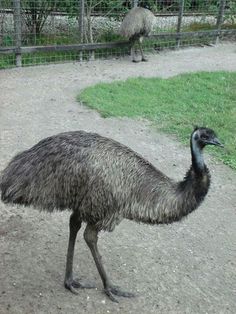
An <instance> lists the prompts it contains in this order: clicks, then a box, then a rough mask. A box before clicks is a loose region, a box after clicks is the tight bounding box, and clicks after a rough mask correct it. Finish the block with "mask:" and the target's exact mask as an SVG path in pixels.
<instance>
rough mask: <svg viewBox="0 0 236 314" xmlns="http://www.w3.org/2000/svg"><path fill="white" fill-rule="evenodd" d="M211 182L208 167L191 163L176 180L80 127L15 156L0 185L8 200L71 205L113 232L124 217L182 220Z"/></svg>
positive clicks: (150, 220)
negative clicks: (198, 167)
mask: <svg viewBox="0 0 236 314" xmlns="http://www.w3.org/2000/svg"><path fill="white" fill-rule="evenodd" d="M192 154H194V152H192ZM209 185H210V176H209V173H208V170H207V168H206V167H205V166H204V169H201V171H199V173H198V172H196V170H194V168H193V167H191V168H190V170H189V171H188V173H187V175H186V178H185V179H184V180H183V181H182V182H180V183H177V182H174V181H172V180H171V179H170V178H168V177H167V176H165V175H164V174H163V173H161V172H160V171H159V170H157V169H156V168H155V167H154V166H153V165H152V164H150V163H149V162H148V161H147V160H145V159H144V158H142V157H141V156H140V155H138V154H137V153H135V152H134V151H132V150H131V149H129V148H128V147H126V146H124V145H122V144H120V143H118V142H116V141H114V140H111V139H108V138H105V137H102V136H100V135H98V134H93V133H86V132H83V131H75V132H68V133H61V134H58V135H55V136H52V137H48V138H46V139H43V140H42V141H40V142H39V143H38V144H36V145H35V146H34V147H32V148H30V149H29V150H26V151H24V152H22V153H20V154H18V155H17V156H15V157H14V158H13V160H12V161H11V162H10V163H9V165H8V166H7V167H6V169H5V170H4V171H3V173H2V178H1V183H0V189H1V191H2V200H3V201H4V202H12V203H19V204H24V205H33V206H35V207H37V208H41V209H43V210H47V211H49V212H52V211H53V210H55V209H57V210H64V209H69V210H72V211H74V212H76V213H77V215H78V217H79V218H80V219H81V221H84V222H88V223H90V224H93V225H96V227H97V229H98V230H101V229H103V230H109V231H112V230H113V229H114V227H115V226H116V225H117V224H118V223H119V222H120V221H121V220H122V219H123V218H127V219H131V220H135V221H141V222H144V223H151V224H155V223H157V224H158V223H170V222H173V221H175V220H180V219H181V218H182V217H183V216H185V215H187V214H188V213H190V212H191V211H192V210H194V209H195V208H196V207H197V206H198V205H199V204H200V203H201V201H202V200H203V198H204V196H205V195H206V193H207V191H208V188H209Z"/></svg>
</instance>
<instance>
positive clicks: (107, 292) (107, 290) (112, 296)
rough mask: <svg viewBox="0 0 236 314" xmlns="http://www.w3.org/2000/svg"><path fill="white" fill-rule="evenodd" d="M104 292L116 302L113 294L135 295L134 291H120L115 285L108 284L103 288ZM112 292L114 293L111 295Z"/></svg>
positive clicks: (126, 296) (119, 295) (128, 296)
mask: <svg viewBox="0 0 236 314" xmlns="http://www.w3.org/2000/svg"><path fill="white" fill-rule="evenodd" d="M104 292H105V293H106V295H107V296H108V297H109V299H110V300H111V301H113V302H116V303H118V300H117V299H116V298H115V297H114V295H117V296H118V297H125V298H133V297H135V294H134V293H131V292H127V291H122V290H120V288H119V287H117V286H110V287H107V288H105V289H104ZM113 294H114V295H113Z"/></svg>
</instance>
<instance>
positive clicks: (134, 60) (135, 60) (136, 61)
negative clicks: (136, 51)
mask: <svg viewBox="0 0 236 314" xmlns="http://www.w3.org/2000/svg"><path fill="white" fill-rule="evenodd" d="M132 62H134V63H139V62H140V60H137V59H133V60H132Z"/></svg>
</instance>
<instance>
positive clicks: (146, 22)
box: [120, 7, 155, 62]
mask: <svg viewBox="0 0 236 314" xmlns="http://www.w3.org/2000/svg"><path fill="white" fill-rule="evenodd" d="M154 20H155V16H154V14H153V13H152V12H151V11H150V10H148V9H146V8H142V7H135V8H133V9H131V10H130V11H129V12H128V14H127V15H126V16H125V18H124V20H123V22H122V24H121V28H120V33H121V35H122V36H124V37H126V38H128V39H129V41H130V42H131V57H132V61H133V62H138V61H137V59H136V51H135V43H136V42H137V43H138V45H139V49H140V52H141V56H142V59H141V60H142V61H147V59H146V58H145V56H144V53H143V49H142V41H143V37H144V36H149V35H150V33H151V31H152V28H153V25H154Z"/></svg>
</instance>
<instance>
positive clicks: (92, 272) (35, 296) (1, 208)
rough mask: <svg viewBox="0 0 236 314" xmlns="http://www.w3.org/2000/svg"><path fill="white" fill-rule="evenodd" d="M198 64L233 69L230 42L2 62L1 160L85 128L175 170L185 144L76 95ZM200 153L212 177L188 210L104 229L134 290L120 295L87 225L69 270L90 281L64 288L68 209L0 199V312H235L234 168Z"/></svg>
mask: <svg viewBox="0 0 236 314" xmlns="http://www.w3.org/2000/svg"><path fill="white" fill-rule="evenodd" d="M199 70H208V71H215V70H229V71H236V44H232V43H226V44H223V45H218V46H215V47H206V48H191V49H184V50H179V51H169V52H168V51H167V52H163V53H160V54H158V55H155V56H154V55H151V56H149V62H148V63H139V64H133V63H132V62H130V60H129V59H128V58H124V59H117V60H109V61H95V62H91V63H83V64H80V63H74V64H61V65H50V66H37V67H28V68H23V69H11V70H4V71H0V132H1V137H0V140H1V142H0V170H2V169H3V168H4V166H5V165H6V163H7V162H8V161H9V160H10V158H11V157H12V156H13V155H15V154H16V153H17V152H18V151H21V150H24V149H26V148H28V147H30V146H32V145H33V144H34V143H36V142H37V141H38V140H40V139H42V138H43V137H46V136H49V135H52V134H56V133H58V132H61V131H67V130H77V129H83V130H87V131H96V132H98V133H100V134H102V135H105V136H109V137H112V138H114V139H116V140H119V141H121V142H122V143H124V144H126V145H128V146H130V147H131V148H133V149H134V150H135V151H137V152H139V153H141V154H142V155H143V156H144V157H146V158H148V159H149V160H150V161H151V162H153V163H154V164H155V165H156V166H157V167H158V168H159V169H161V170H162V171H163V172H165V173H166V174H167V175H169V176H171V177H172V178H175V179H176V180H180V179H181V178H182V177H183V175H184V174H185V171H186V170H187V167H188V164H190V152H189V148H188V147H184V146H183V145H181V144H180V143H178V142H177V141H176V140H175V139H174V138H170V137H169V136H166V135H164V134H159V133H156V132H155V131H154V130H152V128H151V127H150V126H149V125H148V123H147V122H145V121H141V120H140V121H134V120H129V119H114V118H109V119H103V118H101V117H100V116H99V115H98V114H97V113H96V112H95V111H92V110H89V109H88V108H86V107H83V106H82V105H79V104H78V103H77V102H76V100H75V97H76V95H77V94H78V93H79V91H80V90H81V89H83V88H84V87H86V86H89V85H92V84H96V83H97V82H101V81H113V80H117V79H125V78H127V77H131V76H145V77H150V76H152V77H153V76H160V77H169V76H173V75H176V74H178V73H183V72H193V71H199ZM170 92H171V91H170ZM127 105H128V104H127ZM206 110H207V108H206ZM216 131H217V130H216ZM206 162H207V164H208V166H209V168H210V170H211V174H212V186H211V189H210V192H209V194H208V196H207V199H206V201H205V202H204V203H203V204H202V206H201V207H200V208H199V209H198V210H197V211H195V212H194V213H192V214H191V215H189V216H188V218H187V219H185V220H184V221H182V222H180V223H175V224H173V225H168V226H148V225H142V224H136V223H132V222H130V221H123V222H122V223H121V224H120V225H119V226H118V227H117V228H116V230H115V231H114V232H113V233H101V235H100V240H99V246H100V250H101V253H102V255H103V259H104V263H105V266H106V268H107V271H108V274H110V277H111V278H112V281H113V282H114V283H115V284H118V285H120V286H122V287H123V288H124V289H126V290H130V291H133V292H135V293H136V294H137V297H136V298H134V299H124V298H120V299H119V301H120V302H119V303H118V304H115V303H113V302H111V301H110V300H109V299H108V298H106V296H105V295H104V293H103V291H102V283H101V280H100V278H99V275H98V273H97V270H96V268H95V265H94V262H93V260H92V257H91V255H90V252H89V250H88V248H87V247H86V245H85V243H84V240H83V237H82V232H80V234H79V236H78V241H77V245H76V252H75V262H74V270H75V271H74V272H75V274H77V275H78V276H79V277H81V278H83V279H88V280H89V281H92V282H94V283H95V284H96V286H97V289H94V290H81V291H80V293H79V295H77V296H76V295H73V294H71V293H70V292H68V291H67V290H65V289H64V287H63V279H64V270H65V257H66V249H67V241H68V218H69V212H63V213H54V214H51V215H50V214H47V213H40V212H38V211H37V210H35V209H32V208H23V207H17V206H15V207H14V206H5V205H4V204H2V203H0V214H1V219H0V255H1V258H0V313H1V314H7V313H11V314H13V313H14V314H19V313H22V314H28V313H29V314H32V313H37V314H41V313H52V314H56V313H59V314H60V313H67V314H70V313H122V314H123V313H140V314H141V313H163V314H165V313H181V314H182V313H217V314H219V313H224V314H225V313H236V212H235V204H236V173H235V172H234V171H232V170H231V169H229V168H228V167H226V166H224V165H222V164H221V163H220V162H217V161H215V160H213V159H212V158H211V157H210V156H209V155H207V154H206Z"/></svg>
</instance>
